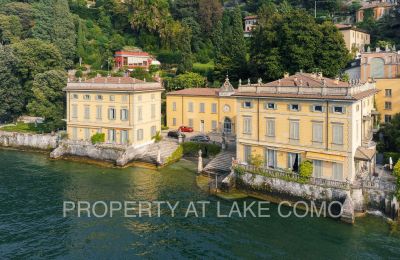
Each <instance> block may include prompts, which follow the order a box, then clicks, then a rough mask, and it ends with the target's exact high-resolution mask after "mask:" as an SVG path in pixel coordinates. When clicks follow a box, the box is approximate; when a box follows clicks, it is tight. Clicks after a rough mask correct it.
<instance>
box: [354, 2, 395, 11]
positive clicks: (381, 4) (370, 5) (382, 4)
mask: <svg viewBox="0 0 400 260" xmlns="http://www.w3.org/2000/svg"><path fill="white" fill-rule="evenodd" d="M393 6H396V4H395V3H389V2H372V3H366V4H364V5H363V7H361V8H360V10H365V9H371V8H375V7H393Z"/></svg>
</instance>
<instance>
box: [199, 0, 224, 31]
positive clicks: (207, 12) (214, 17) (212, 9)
mask: <svg viewBox="0 0 400 260" xmlns="http://www.w3.org/2000/svg"><path fill="white" fill-rule="evenodd" d="M222 13H223V10H222V5H221V2H220V1H216V0H199V11H198V14H199V23H200V25H201V28H202V30H203V32H205V33H206V34H207V35H210V34H211V33H212V28H214V27H215V25H216V24H217V22H218V21H219V20H221V18H222Z"/></svg>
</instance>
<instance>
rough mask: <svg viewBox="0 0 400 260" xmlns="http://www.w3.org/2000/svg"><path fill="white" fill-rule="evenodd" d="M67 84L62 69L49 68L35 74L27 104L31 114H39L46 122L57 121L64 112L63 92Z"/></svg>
mask: <svg viewBox="0 0 400 260" xmlns="http://www.w3.org/2000/svg"><path fill="white" fill-rule="evenodd" d="M66 84H67V75H66V73H65V72H64V71H60V70H49V71H46V72H44V73H40V74H37V75H36V76H35V78H34V80H33V84H32V92H33V98H32V100H31V101H30V102H29V104H28V105H27V109H28V111H29V113H30V114H31V115H34V116H41V117H44V118H45V119H46V121H47V122H49V121H50V122H59V121H61V120H62V119H63V118H64V114H65V105H64V102H65V93H64V91H63V88H64V87H66Z"/></svg>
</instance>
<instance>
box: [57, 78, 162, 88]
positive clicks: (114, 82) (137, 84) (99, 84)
mask: <svg viewBox="0 0 400 260" xmlns="http://www.w3.org/2000/svg"><path fill="white" fill-rule="evenodd" d="M64 90H66V91H68V90H78V91H79V90H80V91H94V90H96V91H148V90H164V88H163V87H162V84H161V82H144V81H143V80H138V79H134V78H131V77H96V78H92V79H88V80H84V81H81V82H77V81H74V82H68V83H67V87H66V88H64Z"/></svg>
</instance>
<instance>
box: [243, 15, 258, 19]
mask: <svg viewBox="0 0 400 260" xmlns="http://www.w3.org/2000/svg"><path fill="white" fill-rule="evenodd" d="M257 18H258V17H257V15H249V16H246V17H245V18H244V19H245V20H252V19H257Z"/></svg>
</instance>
